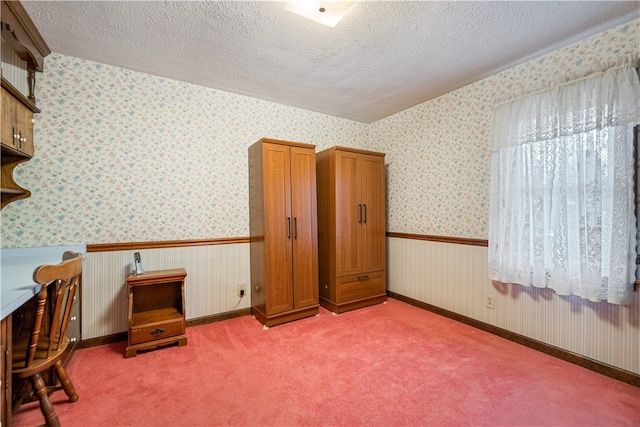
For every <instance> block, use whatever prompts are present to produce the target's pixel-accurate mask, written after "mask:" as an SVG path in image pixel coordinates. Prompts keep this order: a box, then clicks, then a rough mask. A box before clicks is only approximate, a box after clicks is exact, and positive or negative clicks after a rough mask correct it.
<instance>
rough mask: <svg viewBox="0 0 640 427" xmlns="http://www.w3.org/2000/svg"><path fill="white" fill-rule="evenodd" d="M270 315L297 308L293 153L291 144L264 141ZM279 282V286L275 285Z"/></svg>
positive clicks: (266, 270) (268, 308)
mask: <svg viewBox="0 0 640 427" xmlns="http://www.w3.org/2000/svg"><path fill="white" fill-rule="evenodd" d="M262 149H263V153H262V155H263V161H264V163H263V164H264V171H263V173H264V177H263V181H262V183H263V191H264V212H263V215H264V244H265V253H264V255H265V283H266V284H273V285H270V286H269V289H268V290H267V292H266V314H267V315H272V314H277V313H281V312H285V311H289V310H292V309H293V277H292V274H293V273H292V264H293V254H292V239H291V234H292V231H291V227H292V224H291V222H292V221H293V218H291V160H290V159H291V154H290V150H289V147H286V146H283V145H279V144H269V143H265V144H263V147H262ZM275 284H277V286H275Z"/></svg>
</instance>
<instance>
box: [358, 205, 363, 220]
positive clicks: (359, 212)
mask: <svg viewBox="0 0 640 427" xmlns="http://www.w3.org/2000/svg"><path fill="white" fill-rule="evenodd" d="M358 224H362V205H358Z"/></svg>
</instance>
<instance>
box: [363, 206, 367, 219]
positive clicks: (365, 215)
mask: <svg viewBox="0 0 640 427" xmlns="http://www.w3.org/2000/svg"><path fill="white" fill-rule="evenodd" d="M362 206H364V221H362V222H364V223H365V224H366V223H367V205H366V204H365V205H362Z"/></svg>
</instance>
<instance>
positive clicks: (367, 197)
mask: <svg viewBox="0 0 640 427" xmlns="http://www.w3.org/2000/svg"><path fill="white" fill-rule="evenodd" d="M385 197H386V191H385V169H384V157H379V156H367V155H365V156H362V203H363V210H364V213H363V221H362V225H363V227H362V246H363V248H362V250H363V255H362V271H377V270H384V269H385V268H386V267H387V266H386V250H385V245H386V225H385V223H386V218H385V216H386V209H385V204H386V203H385Z"/></svg>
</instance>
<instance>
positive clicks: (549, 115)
mask: <svg viewBox="0 0 640 427" xmlns="http://www.w3.org/2000/svg"><path fill="white" fill-rule="evenodd" d="M639 121H640V83H639V81H638V74H637V72H636V69H635V68H633V67H632V66H624V67H617V68H612V69H610V70H608V71H606V72H602V73H598V74H594V75H591V76H589V77H586V78H583V79H580V80H577V81H574V82H571V83H568V84H565V85H562V86H560V87H558V88H554V89H551V90H547V91H544V92H540V93H537V94H534V95H531V96H527V97H524V98H520V99H517V100H515V101H511V102H508V103H505V104H502V105H499V106H497V107H496V110H495V116H494V122H493V130H492V132H493V135H492V143H493V146H492V161H491V190H490V191H491V192H490V213H489V275H490V279H492V280H496V281H500V282H503V283H518V284H521V285H526V286H529V285H532V286H536V287H548V288H552V289H554V290H555V292H557V293H558V294H560V295H578V296H580V297H582V298H586V299H589V300H591V301H608V302H610V303H615V304H625V303H628V302H629V298H630V295H631V292H632V291H633V286H632V284H633V281H634V280H635V268H636V267H635V260H636V220H635V214H634V208H635V202H634V190H633V184H634V175H633V173H634V170H633V167H634V156H633V128H634V125H636V124H638V122H639Z"/></svg>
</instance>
